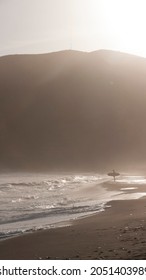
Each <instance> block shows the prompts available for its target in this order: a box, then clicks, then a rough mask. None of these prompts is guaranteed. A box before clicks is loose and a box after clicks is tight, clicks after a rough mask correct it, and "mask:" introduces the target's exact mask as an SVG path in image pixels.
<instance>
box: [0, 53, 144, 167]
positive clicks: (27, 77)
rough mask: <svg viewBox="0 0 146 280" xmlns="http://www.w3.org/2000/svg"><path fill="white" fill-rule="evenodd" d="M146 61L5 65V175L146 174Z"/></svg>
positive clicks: (95, 56)
mask: <svg viewBox="0 0 146 280" xmlns="http://www.w3.org/2000/svg"><path fill="white" fill-rule="evenodd" d="M145 120H146V59H144V58H140V57H136V56H133V55H128V54H124V53H120V52H114V51H105V50H101V51H96V52H91V53H84V52H77V51H61V52H58V53H57V52H56V53H50V54H40V55H11V56H4V57H0V170H5V169H6V170H41V171H42V170H47V171H50V170H51V171H82V170H85V171H98V170H106V169H109V168H110V169H113V168H120V169H124V168H125V169H127V168H128V169H131V170H132V169H134V168H141V167H142V168H145V165H146V149H145V146H146V125H145Z"/></svg>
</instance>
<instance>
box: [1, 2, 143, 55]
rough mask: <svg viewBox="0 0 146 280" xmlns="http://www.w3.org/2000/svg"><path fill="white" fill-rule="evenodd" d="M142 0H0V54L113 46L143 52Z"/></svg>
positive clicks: (107, 47) (89, 49) (138, 52)
mask: <svg viewBox="0 0 146 280" xmlns="http://www.w3.org/2000/svg"><path fill="white" fill-rule="evenodd" d="M145 15H146V0H0V55H5V54H10V53H42V52H52V51H58V50H62V49H76V50H83V51H93V50H98V49H112V50H119V51H124V52H128V53H133V54H138V55H140V56H144V57H146V36H145V28H146V16H145Z"/></svg>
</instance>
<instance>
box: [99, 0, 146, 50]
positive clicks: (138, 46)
mask: <svg viewBox="0 0 146 280" xmlns="http://www.w3.org/2000/svg"><path fill="white" fill-rule="evenodd" d="M102 5H103V6H102V9H103V17H104V18H103V22H104V26H103V28H104V29H105V30H106V33H107V43H110V45H111V48H113V49H117V50H121V51H126V52H130V53H135V54H138V55H141V56H145V55H146V37H145V27H146V16H145V12H146V1H145V0H110V1H103V4H102Z"/></svg>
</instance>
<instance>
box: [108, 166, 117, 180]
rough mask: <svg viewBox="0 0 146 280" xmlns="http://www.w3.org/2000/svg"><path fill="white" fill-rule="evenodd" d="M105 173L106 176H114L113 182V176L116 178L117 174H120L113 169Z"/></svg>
mask: <svg viewBox="0 0 146 280" xmlns="http://www.w3.org/2000/svg"><path fill="white" fill-rule="evenodd" d="M107 175H108V176H112V177H113V178H114V182H115V178H116V176H119V175H120V173H118V172H115V170H114V169H113V171H112V172H110V173H108V174H107Z"/></svg>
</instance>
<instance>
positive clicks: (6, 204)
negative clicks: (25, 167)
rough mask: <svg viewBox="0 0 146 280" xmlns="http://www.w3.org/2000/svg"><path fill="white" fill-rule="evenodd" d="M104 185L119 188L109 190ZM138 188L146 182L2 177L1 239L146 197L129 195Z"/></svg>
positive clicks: (24, 175) (88, 176) (132, 178)
mask: <svg viewBox="0 0 146 280" xmlns="http://www.w3.org/2000/svg"><path fill="white" fill-rule="evenodd" d="M106 182H108V183H111V186H112V185H113V184H120V186H121V188H120V189H117V190H115V188H114V189H112V187H111V189H110V190H109V188H108V189H107V188H106V187H105V185H106V184H105V183H106ZM103 183H104V184H103ZM128 183H129V184H130V187H129V188H128V186H127V184H128ZM137 184H138V185H144V184H146V178H145V177H144V176H127V175H123V176H120V177H118V179H117V180H116V183H114V182H113V180H112V178H109V177H108V176H107V175H106V174H67V175H66V174H61V175H60V174H59V175H56V174H39V173H37V174H30V173H29V174H28V173H9V174H1V175H0V239H5V238H9V237H12V236H16V235H20V234H23V233H26V232H33V231H36V230H41V229H47V228H52V227H58V226H63V225H66V226H67V225H70V223H71V222H72V221H73V220H74V219H77V218H81V217H85V216H88V215H91V214H94V213H97V212H100V211H104V210H105V208H106V207H107V206H106V203H107V202H109V201H111V200H118V199H136V198H140V197H142V196H144V195H146V193H145V192H144V191H142V192H136V191H134V192H131V190H132V189H136V188H135V187H134V186H135V185H137ZM131 186H132V187H131ZM128 189H129V192H130V193H128ZM108 207H110V205H108Z"/></svg>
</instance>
